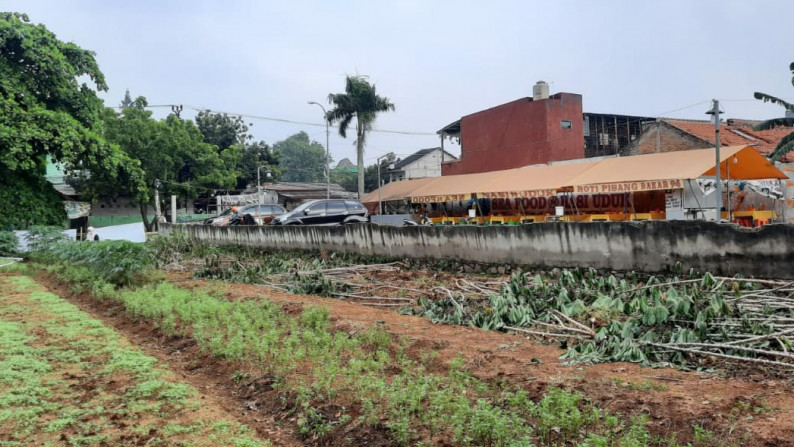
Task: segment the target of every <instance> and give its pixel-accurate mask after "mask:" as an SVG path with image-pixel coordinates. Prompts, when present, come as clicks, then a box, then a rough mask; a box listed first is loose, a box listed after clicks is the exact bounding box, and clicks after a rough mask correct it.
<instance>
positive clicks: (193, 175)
mask: <svg viewBox="0 0 794 447" xmlns="http://www.w3.org/2000/svg"><path fill="white" fill-rule="evenodd" d="M146 106H147V102H146V98H143V97H138V98H136V99H135V101H133V104H132V105H131V106H130V107H127V108H124V109H122V110H121V112H120V113H116V112H115V111H114V110H113V109H106V111H105V115H104V120H105V137H106V138H107V139H108V140H109V141H111V142H113V143H115V144H117V145H118V146H119V147H120V148H121V150H122V151H123V152H124V153H125V154H126V155H127V156H129V157H130V158H131V159H132V160H134V162H135V163H136V164H137V165H138V166H139V167H140V169H141V170H142V172H143V180H142V182H137V181H131V182H129V183H128V182H124V181H119V182H116V183H114V184H108V183H107V182H96V181H93V179H89V181H88V184H89V190H88V192H90V193H91V194H90V195H92V196H99V195H117V194H122V193H126V194H130V195H132V196H133V197H134V199H135V201H136V203H137V204H138V205H139V209H140V213H141V217H142V218H143V221H144V224H145V225H146V228H147V231H151V230H152V229H153V228H154V223H155V216H153V217H152V218H151V219H149V216H148V206H149V205H150V204H153V199H154V189H155V188H158V190H159V192H160V193H161V200H165V199H166V198H167V197H168V196H170V195H177V196H179V197H181V198H184V199H186V200H189V199H194V198H196V197H197V196H198V195H199V193H200V192H202V191H207V190H211V189H214V188H218V189H220V188H232V187H234V185H235V181H236V176H235V173H234V171H230V170H229V169H227V167H226V165H225V163H224V161H223V160H222V159H221V157H220V156H219V155H218V153H217V151H216V147H215V146H213V145H211V144H208V143H205V142H204V137H203V135H202V133H201V132H200V131H199V129H198V127H197V126H196V125H195V124H193V122H192V121H187V120H182V119H179V118H177V116H176V115H174V114H171V115H169V116H168V117H167V118H166V119H164V120H161V121H157V120H155V119H154V118H152V112H150V111H148V110H146V109H145V108H146ZM131 180H134V179H131ZM140 183H142V184H143V187H138V185H139V184H140Z"/></svg>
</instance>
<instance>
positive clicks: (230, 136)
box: [196, 110, 253, 152]
mask: <svg viewBox="0 0 794 447" xmlns="http://www.w3.org/2000/svg"><path fill="white" fill-rule="evenodd" d="M196 126H198V128H199V130H200V131H201V134H202V135H203V136H204V142H205V143H209V144H212V145H215V146H217V148H218V151H219V152H220V151H223V150H226V149H228V148H230V147H232V146H234V145H243V144H245V143H246V142H247V141H248V140H251V139H252V138H253V137H252V136H251V135H249V134H248V126H247V125H246V124H245V121H243V119H242V117H239V116H229V115H227V114H225V113H214V112H211V111H209V110H203V111H201V112H199V114H198V115H197V116H196Z"/></svg>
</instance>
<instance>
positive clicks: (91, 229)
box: [85, 227, 99, 242]
mask: <svg viewBox="0 0 794 447" xmlns="http://www.w3.org/2000/svg"><path fill="white" fill-rule="evenodd" d="M85 240H87V241H90V242H93V241H98V240H99V235H98V234H96V233H95V232H94V227H88V232H87V233H86V234H85Z"/></svg>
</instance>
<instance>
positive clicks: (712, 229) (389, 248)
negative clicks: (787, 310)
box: [160, 221, 794, 279]
mask: <svg viewBox="0 0 794 447" xmlns="http://www.w3.org/2000/svg"><path fill="white" fill-rule="evenodd" d="M174 229H184V231H187V232H188V233H189V235H190V236H191V237H193V238H195V239H197V240H202V241H206V242H211V243H214V244H218V245H242V246H249V247H259V248H263V249H271V250H289V249H301V250H321V249H323V250H329V251H338V252H344V253H357V254H361V255H380V256H393V257H397V258H429V259H454V260H462V261H471V262H481V263H493V264H514V265H532V266H543V267H594V268H597V269H614V270H637V271H643V272H658V271H665V270H669V269H671V268H672V267H673V266H675V265H676V263H678V262H681V263H682V264H683V265H684V267H685V268H686V269H689V268H694V269H695V270H698V271H710V272H713V273H716V274H723V275H733V274H736V273H742V274H743V275H746V276H756V277H769V278H788V279H794V243H792V242H794V225H788V224H776V225H766V226H764V227H762V228H759V229H745V228H740V227H737V226H733V225H720V224H716V223H714V222H702V221H670V222H665V221H660V222H593V223H568V222H554V223H540V224H530V225H521V226H496V227H475V226H463V227H440V226H438V227H422V226H415V227H392V226H381V225H366V224H360V225H345V226H339V227H311V226H305V227H304V226H287V227H271V226H265V227H255V226H251V227H243V226H240V227H214V226H207V225H192V226H191V225H167V224H166V225H161V226H160V233H162V234H168V233H170V232H171V231H173V230H174Z"/></svg>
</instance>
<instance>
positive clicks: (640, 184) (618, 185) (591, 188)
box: [574, 179, 684, 194]
mask: <svg viewBox="0 0 794 447" xmlns="http://www.w3.org/2000/svg"><path fill="white" fill-rule="evenodd" d="M683 187H684V181H683V180H681V179H666V180H646V181H636V182H615V183H599V184H596V185H576V186H574V191H575V192H576V193H577V194H609V193H613V192H638V191H658V190H661V189H681V188H683Z"/></svg>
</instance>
